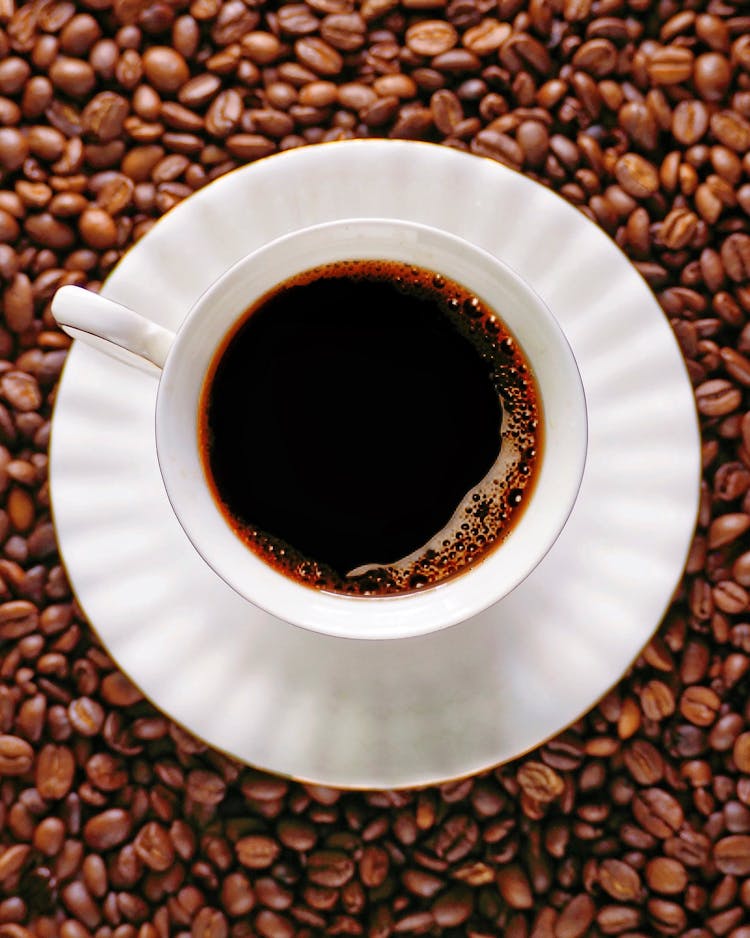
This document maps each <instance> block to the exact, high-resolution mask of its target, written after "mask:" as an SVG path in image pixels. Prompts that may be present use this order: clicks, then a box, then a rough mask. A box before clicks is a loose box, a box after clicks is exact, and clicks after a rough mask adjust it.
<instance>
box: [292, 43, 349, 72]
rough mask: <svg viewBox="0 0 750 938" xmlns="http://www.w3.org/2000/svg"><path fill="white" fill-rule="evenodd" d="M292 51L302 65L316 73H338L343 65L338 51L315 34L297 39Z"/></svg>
mask: <svg viewBox="0 0 750 938" xmlns="http://www.w3.org/2000/svg"><path fill="white" fill-rule="evenodd" d="M294 51H295V53H296V55H297V58H298V59H299V61H300V62H301V63H302V65H305V66H307V68H309V69H310V70H311V71H312V72H314V73H315V74H316V75H326V76H328V75H338V74H339V72H340V71H341V69H342V68H343V66H344V60H343V59H342V57H341V55H340V53H339V52H338V51H337V50H336V49H334V48H333V46H331V45H330V44H329V43H327V42H326V41H325V40H324V39H319V38H318V37H315V36H309V37H307V36H306V37H304V38H302V39H298V40H297V41H296V42H295V44H294Z"/></svg>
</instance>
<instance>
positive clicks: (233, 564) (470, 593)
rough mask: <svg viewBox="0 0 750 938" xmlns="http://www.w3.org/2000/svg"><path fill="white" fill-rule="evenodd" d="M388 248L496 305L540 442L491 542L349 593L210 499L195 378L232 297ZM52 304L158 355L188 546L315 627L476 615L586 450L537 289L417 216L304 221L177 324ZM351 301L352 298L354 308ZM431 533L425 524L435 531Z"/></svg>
mask: <svg viewBox="0 0 750 938" xmlns="http://www.w3.org/2000/svg"><path fill="white" fill-rule="evenodd" d="M370 259H380V260H392V261H402V262H406V263H411V264H414V265H416V266H419V267H422V268H426V269H428V270H433V271H436V272H439V273H441V274H443V275H444V276H446V277H448V278H449V279H451V280H454V281H455V282H457V283H459V284H461V285H462V286H464V287H466V288H468V289H469V290H470V291H471V292H472V293H474V294H475V295H477V296H478V297H480V299H482V300H484V302H485V303H486V304H487V305H488V306H489V307H490V308H491V309H493V310H495V311H496V312H497V314H498V315H499V316H500V317H501V319H502V320H503V321H504V323H505V324H506V325H507V326H508V328H509V329H510V331H511V332H512V333H513V335H514V336H515V338H516V340H517V341H518V342H519V343H520V345H521V347H522V349H523V350H524V352H525V354H526V357H527V360H528V361H529V363H530V364H531V367H532V370H533V372H534V375H535V377H536V380H537V387H538V391H539V395H540V397H541V411H542V422H543V428H544V429H543V439H544V443H543V447H542V452H541V455H540V457H538V458H539V459H540V463H539V465H538V470H537V479H536V483H535V485H534V487H533V489H532V493H531V497H530V498H529V499H528V502H527V504H526V506H525V508H524V511H523V514H522V515H521V517H520V519H519V520H518V522H517V523H516V524H515V525H514V527H513V528H512V530H511V531H510V533H509V534H508V535H507V536H506V537H505V539H504V540H503V541H502V543H500V544H499V545H498V546H497V547H496V548H495V549H494V550H491V551H489V552H488V553H487V554H486V555H485V557H484V558H483V559H480V560H479V561H478V562H476V563H474V564H473V565H471V566H469V567H467V569H466V570H465V571H463V572H461V573H460V574H458V575H456V576H455V577H453V578H452V579H449V580H446V581H445V582H443V583H441V584H438V585H436V586H434V587H429V588H425V589H423V590H420V591H418V592H414V593H406V594H402V595H395V596H381V597H377V596H375V597H369V596H368V597H358V596H345V595H341V594H333V593H328V592H324V591H320V590H315V589H313V588H309V587H306V586H303V585H301V584H299V583H296V582H294V581H293V580H291V579H289V578H288V577H286V576H285V575H283V574H282V573H280V572H278V571H277V570H275V569H273V568H272V567H271V566H269V565H268V564H267V563H265V561H263V560H262V559H261V558H260V557H259V556H257V555H256V554H255V553H253V551H252V550H250V549H249V548H248V547H247V546H246V545H245V544H244V543H243V542H242V540H241V539H240V538H239V537H238V535H237V534H236V533H235V532H234V531H233V530H232V528H231V527H230V525H229V524H228V522H227V521H226V519H225V517H224V515H223V514H222V512H221V510H220V509H219V507H218V506H217V504H216V503H215V501H214V498H213V496H212V494H211V491H210V488H209V485H208V482H207V480H206V477H205V474H204V469H203V465H202V460H201V455H200V449H199V440H198V406H199V399H200V394H201V389H202V386H203V382H204V379H205V376H206V374H207V372H208V369H209V366H210V365H211V362H212V360H213V357H214V354H215V352H216V350H217V348H218V347H219V346H220V345H221V343H222V340H223V339H224V337H225V336H226V335H227V333H229V332H230V331H231V329H232V327H233V326H234V324H235V323H236V322H237V320H238V319H239V318H241V317H242V316H243V314H244V313H245V311H246V310H247V309H248V308H249V307H251V306H252V305H253V304H254V303H256V302H257V301H258V300H259V299H260V298H262V297H263V296H264V295H265V294H267V293H268V292H269V291H270V290H272V289H273V288H274V287H276V286H277V285H278V284H280V283H283V282H284V281H286V280H287V279H289V278H290V277H293V276H295V275H296V274H299V273H301V272H303V271H305V270H309V269H310V268H313V267H317V266H319V265H321V264H327V263H332V262H335V261H342V260H370ZM52 313H53V315H54V317H55V319H56V320H57V322H58V323H59V324H60V325H61V326H62V327H63V328H64V329H70V330H72V334H74V336H75V337H77V338H83V339H84V340H89V341H91V342H92V344H95V345H96V346H97V348H102V342H101V340H105V343H106V344H105V345H104V347H105V348H109V349H111V350H112V351H113V352H114V353H117V351H118V350H119V349H125V350H127V351H128V352H131V353H134V354H135V355H137V356H139V357H140V358H143V359H146V360H147V361H149V362H151V363H152V364H153V365H155V366H157V368H159V369H161V376H160V379H159V390H158V395H157V402H156V448H157V454H158V459H159V466H160V469H161V473H162V477H163V479H164V486H165V488H166V491H167V495H168V497H169V500H170V502H171V504H172V507H173V509H174V512H175V514H176V515H177V518H178V519H179V521H180V524H181V525H182V527H183V528H184V530H185V533H186V534H187V536H188V537H189V538H190V540H191V541H192V543H193V545H194V547H195V549H196V550H197V551H198V553H199V554H200V555H201V556H202V557H203V559H204V560H205V561H206V563H208V564H209V565H210V566H211V567H212V568H213V570H214V571H215V572H216V573H217V574H218V575H219V576H220V577H222V579H224V580H225V581H226V582H227V583H228V584H229V585H230V586H232V587H233V588H234V589H235V590H236V591H237V592H238V593H239V594H240V595H241V596H243V597H244V598H245V599H247V600H248V601H250V602H252V603H254V604H255V605H257V606H260V607H261V608H263V609H265V610H267V611H268V612H270V613H272V614H273V615H275V616H278V617H279V618H281V619H284V620H286V621H287V622H291V623H294V624H296V625H299V626H302V627H304V628H307V629H311V630H313V631H316V632H321V633H324V634H328V635H335V636H341V637H347V638H358V639H394V638H407V637H410V636H415V635H421V634H425V633H427V632H432V631H436V630H438V629H441V628H445V627H446V626H449V625H453V624H455V623H457V622H460V621H462V620H464V619H468V618H469V617H471V616H473V615H476V614H477V613H479V612H481V611H482V610H484V609H486V608H487V607H488V606H490V605H492V604H493V603H494V602H496V601H497V600H499V599H501V598H502V597H503V596H505V595H507V594H508V593H509V592H510V591H511V590H512V589H514V588H515V587H516V586H517V585H518V584H519V583H520V582H521V581H522V580H523V579H524V578H525V577H526V576H528V574H529V573H530V572H531V571H532V570H533V569H534V567H536V566H537V564H538V563H539V562H540V560H541V559H542V558H543V557H544V555H545V554H546V553H547V551H548V550H549V549H550V547H551V546H552V545H553V543H554V542H555V540H556V539H557V537H558V535H559V534H560V532H561V530H562V528H563V526H564V525H565V522H566V520H567V518H568V516H569V514H570V512H571V510H572V508H573V505H574V503H575V500H576V497H577V494H578V490H579V487H580V483H581V479H582V476H583V469H584V464H585V459H586V444H587V419H586V402H585V397H584V392H583V387H582V384H581V379H580V376H579V373H578V369H577V367H576V363H575V359H574V357H573V353H572V352H571V350H570V347H569V345H568V343H567V341H566V339H565V336H564V335H563V333H562V331H561V329H560V327H559V326H558V324H557V322H556V320H555V318H554V317H553V315H552V314H551V312H550V311H549V309H548V308H547V307H546V306H545V304H544V303H543V301H542V300H541V299H540V297H539V296H537V294H536V293H534V291H533V290H532V289H531V288H530V287H529V286H528V284H526V283H525V282H524V281H523V280H522V279H521V278H520V277H519V276H518V275H517V274H516V273H514V272H513V271H512V270H510V269H509V268H508V267H507V266H506V265H505V264H503V263H502V262H501V261H499V260H498V259H497V258H495V257H493V256H492V255H491V254H488V253H487V252H486V251H483V250H481V249H480V248H477V247H475V246H474V245H472V244H469V243H468V242H466V241H464V240H462V239H461V238H458V237H456V236H454V235H451V234H447V233H446V232H443V231H439V230H437V229H434V228H430V227H427V226H424V225H417V224H412V223H410V222H404V221H393V220H385V219H352V220H343V221H335V222H329V223H326V224H322V225H316V226H314V227H311V228H305V229H303V230H300V231H296V232H293V233H292V234H289V235H286V236H284V237H282V238H279V239H278V240H276V241H273V242H271V243H270V244H268V245H266V246H264V247H262V248H260V249H259V250H257V251H255V252H254V253H253V254H250V255H248V256H247V257H245V258H243V259H242V260H240V261H238V263H236V264H235V265H234V266H233V267H231V268H230V269H229V270H228V271H227V272H226V273H225V274H224V275H223V276H222V277H220V278H219V279H218V280H217V281H216V282H215V283H214V284H213V285H212V286H211V287H210V288H209V289H208V290H207V291H206V292H205V293H204V294H203V295H202V296H201V297H200V298H199V300H198V301H197V302H196V303H195V305H194V306H193V308H192V309H191V310H190V311H189V312H188V313H187V315H186V317H185V319H184V321H183V323H182V325H181V326H180V328H179V329H178V331H177V333H176V334H173V333H171V332H169V331H168V330H167V329H164V328H163V327H161V326H159V325H157V324H156V323H154V322H152V321H150V320H148V319H146V318H144V317H143V316H141V315H139V314H138V313H136V312H134V311H132V310H129V309H126V308H125V307H123V306H120V305H119V304H117V303H114V302H112V301H111V300H107V299H104V298H103V297H100V296H97V295H95V294H93V293H90V292H88V291H86V290H83V289H81V288H79V287H73V286H65V287H62V288H61V289H60V290H58V292H57V293H56V294H55V297H54V299H53V301H52ZM353 315H356V312H353ZM436 533H437V532H436Z"/></svg>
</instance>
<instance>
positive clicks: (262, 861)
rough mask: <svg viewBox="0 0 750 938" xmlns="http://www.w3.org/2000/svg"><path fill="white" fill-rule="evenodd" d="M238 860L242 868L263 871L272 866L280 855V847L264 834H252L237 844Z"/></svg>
mask: <svg viewBox="0 0 750 938" xmlns="http://www.w3.org/2000/svg"><path fill="white" fill-rule="evenodd" d="M235 850H236V852H237V859H238V860H239V862H240V863H241V864H242V866H246V867H248V869H251V870H263V869H266V868H267V867H269V866H271V865H272V864H273V863H274V862H275V861H276V858H277V857H278V855H279V852H280V847H279V845H278V844H277V843H276V842H275V841H274V840H272V839H271V838H270V837H267V836H265V835H262V834H250V835H248V836H247V837H241V838H240V839H239V840H238V841H237V843H236V844H235Z"/></svg>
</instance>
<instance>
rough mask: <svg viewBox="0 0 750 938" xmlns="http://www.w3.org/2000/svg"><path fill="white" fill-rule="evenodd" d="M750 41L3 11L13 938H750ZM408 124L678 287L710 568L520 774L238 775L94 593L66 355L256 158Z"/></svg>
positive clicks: (405, 129) (666, 300)
mask: <svg viewBox="0 0 750 938" xmlns="http://www.w3.org/2000/svg"><path fill="white" fill-rule="evenodd" d="M745 20H746V17H744V16H743V15H742V11H741V10H740V8H739V7H737V6H736V4H724V5H722V4H720V3H712V4H710V5H709V6H708V7H706V8H705V10H704V9H701V10H698V9H697V8H696V9H693V8H692V7H690V8H685V9H679V10H678V9H676V7H675V5H674V4H670V3H666V4H664V3H663V4H661V5H657V6H652V7H650V8H649V9H648V10H646V9H645V5H644V3H642V2H640V0H638V2H634V3H632V4H630V5H629V6H628V8H627V10H625V8H624V7H622V5H618V4H617V3H614V2H609V0H604V2H600V3H598V4H597V3H592V2H590V0H565V2H560V3H556V4H545V3H538V2H536V0H532V2H525V0H501V2H500V3H499V4H493V3H492V2H491V0H477V2H474V0H451V2H449V3H440V2H439V0H405V2H404V3H403V4H401V5H400V6H399V5H398V4H396V3H395V2H394V0H365V2H364V3H362V4H360V5H357V4H354V3H353V2H351V0H310V2H309V3H292V4H284V5H276V7H275V8H273V9H271V8H270V7H269V8H268V9H263V7H262V5H260V6H257V5H253V4H246V3H242V2H239V0H193V2H192V3H190V4H188V5H185V6H183V7H180V6H179V4H178V5H177V6H174V5H173V4H171V5H170V4H166V3H144V2H140V0H115V2H114V3H112V2H107V0H89V2H87V3H86V4H84V6H83V7H82V8H80V9H79V8H77V7H76V5H75V4H73V3H68V2H67V0H63V2H55V3H40V4H30V3H27V4H22V3H16V4H12V3H9V2H6V0H0V173H1V174H2V176H1V178H0V242H2V243H0V303H1V306H0V311H1V313H2V319H1V320H0V492H2V493H4V499H3V501H2V506H1V510H0V546H1V547H2V551H1V553H2V557H0V665H1V666H2V677H3V682H0V763H2V764H1V765H0V776H2V778H3V779H4V782H3V785H2V797H1V798H0V825H1V826H2V829H3V831H4V840H3V847H2V848H0V881H2V882H3V886H4V896H5V898H4V899H3V901H2V902H1V903H0V921H2V922H3V925H2V928H3V929H5V931H7V933H8V936H9V938H30V935H31V934H32V932H33V933H34V934H36V933H37V932H39V934H40V935H41V934H42V933H44V935H46V934H47V931H49V928H50V927H52V926H48V924H47V922H49V921H53V920H54V921H56V922H59V924H58V925H56V926H55V927H57V929H58V931H59V932H60V935H61V938H85V936H86V935H87V934H94V935H96V938H108V936H109V938H112V936H113V938H159V936H162V935H165V934H166V933H167V932H169V931H170V930H174V931H176V932H177V931H178V932H180V934H187V933H191V934H192V935H193V936H194V938H208V936H211V938H229V936H230V935H232V936H233V938H242V935H244V934H245V932H247V933H249V932H250V931H252V932H253V933H254V934H255V933H257V934H259V935H265V936H269V935H270V936H273V935H288V936H290V938H291V936H293V935H295V934H296V933H298V932H299V933H300V934H303V933H305V934H307V933H310V934H323V933H330V934H336V933H338V934H362V935H368V936H370V938H372V936H376V938H377V936H380V938H386V936H388V935H390V934H419V933H423V934H427V933H430V932H435V933H437V932H438V931H442V930H445V931H446V933H447V932H451V933H453V932H454V931H455V932H456V933H459V932H460V933H462V934H464V933H466V934H468V935H472V936H477V938H484V936H487V935H496V934H500V933H503V934H507V935H509V936H510V938H522V936H523V938H530V936H533V938H583V936H585V935H587V934H589V933H591V934H594V933H596V934H605V935H606V934H628V933H631V934H633V935H634V936H635V935H639V936H640V935H646V934H649V935H650V934H652V933H654V934H684V935H685V936H686V938H688V936H689V938H703V936H704V933H705V934H706V935H707V934H708V933H709V932H710V933H711V934H714V933H715V934H727V935H730V936H731V938H744V930H745V925H744V918H745V916H743V912H744V910H745V907H746V906H747V905H748V903H749V902H750V893H748V890H747V889H746V888H745V884H744V883H743V880H744V879H746V878H747V877H748V876H749V875H750V867H748V862H747V856H748V847H747V843H746V842H745V841H746V840H747V838H748V836H749V835H750V808H749V807H748V805H750V786H748V785H747V784H746V776H747V774H748V772H749V771H750V743H748V742H747V739H748V738H750V723H749V722H748V710H747V707H746V702H745V697H746V696H747V695H746V687H745V684H746V675H747V673H748V670H750V666H749V665H748V654H750V630H749V629H748V625H747V622H746V619H747V613H748V608H749V606H750V551H748V550H747V548H746V546H745V542H746V540H747V534H748V530H750V496H749V495H748V491H749V490H750V468H749V467H750V414H748V399H747V393H748V388H749V387H750V327H749V326H748V325H747V319H748V315H749V314H750V256H748V251H749V250H750V249H749V248H748V245H750V230H749V227H748V219H749V218H750V184H748V183H747V182H746V181H745V179H746V175H747V172H748V171H750V164H749V163H748V160H747V156H746V154H747V152H748V150H750V90H749V89H748V88H747V87H746V84H747V82H746V77H747V73H748V71H750V45H749V44H748V41H747V38H746V35H745V34H746V33H747V26H748V24H747V22H746V21H745ZM375 135H377V136H383V137H388V136H391V137H407V138H408V137H411V138H415V139H425V140H430V141H443V140H444V141H445V142H446V143H447V144H448V145H451V146H456V147H459V148H461V149H468V150H469V151H470V152H473V153H475V154H478V155H480V156H484V157H489V158H492V159H494V160H496V161H499V162H501V163H504V164H506V165H508V166H510V167H512V168H514V169H516V170H520V171H527V172H529V173H531V174H533V176H534V178H537V179H539V180H540V181H541V182H543V183H545V184H547V185H550V186H551V187H552V188H554V189H556V190H557V191H558V192H559V193H560V194H562V195H563V196H564V197H566V198H568V199H569V200H571V201H572V202H573V203H574V204H576V205H578V206H579V207H580V208H581V210H583V211H584V213H586V214H587V215H589V217H592V218H594V219H595V220H596V221H597V222H598V223H599V224H600V225H601V226H603V227H604V228H605V230H606V231H608V232H609V233H610V234H611V236H612V237H614V238H615V240H616V241H617V243H618V244H619V245H620V246H621V247H622V248H623V249H624V250H625V252H626V253H627V254H628V256H629V257H630V259H631V260H632V261H633V262H635V263H636V264H637V265H638V269H639V270H640V271H641V273H642V274H643V275H644V276H646V277H647V279H648V280H649V282H650V283H652V284H653V285H654V286H655V289H657V290H658V291H659V299H660V301H661V302H662V305H663V306H664V309H665V311H666V314H667V316H668V318H669V319H670V321H671V324H672V326H673V329H674V333H675V336H676V337H677V340H678V342H679V345H680V348H681V350H682V352H683V354H684V356H685V357H686V359H687V366H688V370H689V373H690V375H691V378H692V381H693V384H694V387H695V392H696V401H697V408H698V412H699V415H700V418H701V422H702V429H703V435H704V445H703V457H704V480H705V485H704V497H703V501H702V509H701V513H700V518H699V526H698V532H697V536H696V538H695V541H694V543H693V547H692V549H691V552H690V557H689V559H688V566H687V573H686V578H685V580H684V582H683V584H682V586H681V587H680V588H679V589H678V591H677V593H676V594H675V601H674V605H673V606H672V609H671V612H670V613H669V615H668V616H667V618H666V620H665V623H664V625H663V627H662V629H661V632H660V635H659V637H658V638H657V639H656V640H654V641H653V642H652V643H651V644H650V645H649V647H648V648H647V650H646V651H645V652H644V654H643V655H642V657H641V659H639V661H638V662H637V663H636V665H635V666H634V668H633V669H632V670H631V672H630V674H629V675H627V676H626V677H625V678H624V679H623V681H622V682H621V684H620V685H619V687H618V689H617V691H616V692H615V693H614V694H613V695H611V697H609V698H608V699H607V701H606V703H603V704H602V705H601V706H600V707H599V708H596V709H595V710H594V711H592V713H590V714H589V715H587V716H586V717H584V718H582V720H580V721H579V723H578V724H576V727H575V729H574V730H573V731H571V732H568V733H565V734H563V735H561V736H559V737H558V738H556V739H554V740H552V741H550V742H549V743H548V744H546V745H545V746H543V747H542V748H541V749H540V750H539V751H538V752H537V753H533V754H530V755H528V756H527V757H525V758H523V759H522V760H520V761H519V762H517V763H516V764H514V765H511V766H507V767H505V768H503V769H500V770H498V771H497V773H488V774H486V775H484V776H483V777H478V778H474V779H469V780H466V781H464V782H461V783H459V784H457V785H451V786H442V787H439V788H431V789H427V790H425V791H423V792H420V793H418V794H411V793H407V794H402V793H393V792H391V793H375V792H367V793H361V794H358V793H354V792H352V793H343V794H341V793H338V792H333V791H331V790H329V789H321V788H318V787H315V786H302V785H299V784H297V783H293V782H287V781H284V780H281V779H275V778H272V777H271V776H268V775H265V774H263V773H260V772H250V771H249V770H244V769H242V770H240V768H239V767H238V766H236V765H235V764H234V763H232V762H231V760H227V759H226V758H225V757H223V756H219V754H218V753H213V752H212V751H211V750H208V749H207V748H206V747H205V746H204V745H203V744H201V743H199V742H198V741H196V740H193V739H192V738H191V737H189V736H188V735H187V734H186V733H184V731H182V730H179V729H178V728H177V727H173V726H171V725H170V724H169V723H168V722H167V721H166V720H165V719H164V718H163V717H161V716H160V715H159V714H157V713H156V712H155V711H154V710H153V708H152V707H151V705H150V704H149V703H148V702H147V701H145V700H144V699H143V698H142V695H141V694H140V692H139V691H138V690H137V689H136V688H135V687H134V686H133V685H132V684H131V683H130V682H129V681H128V680H127V679H126V678H125V677H124V676H123V675H122V674H121V673H120V672H119V671H117V670H116V669H113V664H112V662H111V661H109V659H108V658H107V656H106V655H105V654H104V653H103V652H102V651H101V649H100V647H99V646H98V644H97V642H96V639H95V638H94V637H93V634H92V633H91V632H90V630H89V629H88V628H87V626H86V625H85V624H84V623H83V622H82V621H81V619H80V610H78V608H77V607H76V606H74V605H72V604H71V595H70V590H69V587H68V585H67V583H66V581H65V577H64V574H63V573H62V568H61V567H60V565H59V559H58V558H57V556H56V545H55V541H54V530H53V528H52V526H51V523H50V520H49V493H48V488H47V482H46V452H45V451H46V446H47V442H48V439H49V426H50V424H49V408H50V407H51V405H52V403H53V401H54V394H55V382H56V381H57V379H58V378H59V375H60V370H61V367H62V364H63V360H64V355H65V350H66V349H67V347H68V340H67V339H66V338H65V337H64V336H63V335H62V334H61V333H59V332H57V331H55V330H54V325H53V323H52V321H51V319H50V317H49V312H48V303H49V299H50V297H51V295H52V292H53V291H54V289H56V287H57V286H58V285H60V284H61V283H63V282H77V283H84V282H87V281H88V282H91V283H92V284H93V285H94V286H95V287H96V286H97V285H98V284H99V283H100V282H101V280H102V279H103V278H104V276H106V274H107V273H108V272H109V270H111V269H112V266H113V265H114V264H115V263H116V261H117V259H118V257H119V255H120V253H121V252H122V251H123V250H126V249H127V248H128V247H129V246H130V244H131V243H132V241H133V240H135V239H136V238H137V237H139V236H140V235H141V234H143V233H144V232H145V231H146V230H148V227H149V226H150V225H151V224H152V223H153V221H154V220H155V219H156V218H157V217H158V216H159V215H160V214H162V213H163V212H165V211H168V210H169V209H170V208H171V207H172V206H173V205H174V204H176V203H177V202H178V201H179V200H181V199H182V198H184V197H186V196H187V195H188V194H190V193H191V192H192V191H194V190H195V189H198V188H200V187H202V186H203V185H205V184H206V183H207V182H209V181H210V180H211V179H212V178H215V177H216V176H218V175H221V174H222V173H224V172H227V171H228V170H231V169H234V168H235V167H236V166H238V165H241V164H242V163H243V162H245V161H248V160H253V159H257V158H260V157H264V156H267V155H269V154H271V153H274V152H275V151H276V150H283V149H288V148H290V147H293V146H300V145H306V144H308V143H314V142H319V141H325V140H331V139H337V138H341V137H348V136H375ZM519 825H520V826H519ZM45 864H46V865H45ZM243 869H244V872H243ZM40 916H41V917H40ZM45 916H47V918H45ZM105 923H106V924H105ZM105 931H106V932H107V934H106V935H105ZM110 932H111V933H112V936H110ZM136 932H138V934H137V935H136ZM50 934H51V933H50Z"/></svg>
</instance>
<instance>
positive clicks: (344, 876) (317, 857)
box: [307, 850, 355, 888]
mask: <svg viewBox="0 0 750 938" xmlns="http://www.w3.org/2000/svg"><path fill="white" fill-rule="evenodd" d="M354 870H355V867H354V862H353V860H352V859H351V858H350V857H349V856H347V854H345V853H343V852H342V851H340V850H317V851H315V852H314V853H311V854H310V856H309V857H308V860H307V877H308V879H309V880H310V882H311V883H315V885H316V886H327V887H331V888H338V887H340V886H343V885H344V884H345V883H348V882H349V880H350V879H351V878H352V876H353V875H354Z"/></svg>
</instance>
